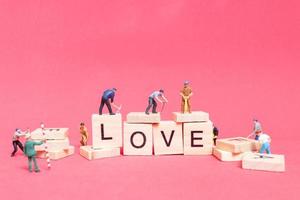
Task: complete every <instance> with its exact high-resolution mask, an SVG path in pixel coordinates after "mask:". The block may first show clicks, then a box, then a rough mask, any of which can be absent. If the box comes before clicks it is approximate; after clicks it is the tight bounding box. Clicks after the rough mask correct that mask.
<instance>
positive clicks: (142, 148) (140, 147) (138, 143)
mask: <svg viewBox="0 0 300 200" xmlns="http://www.w3.org/2000/svg"><path fill="white" fill-rule="evenodd" d="M123 150H124V155H152V124H129V123H124V144H123Z"/></svg>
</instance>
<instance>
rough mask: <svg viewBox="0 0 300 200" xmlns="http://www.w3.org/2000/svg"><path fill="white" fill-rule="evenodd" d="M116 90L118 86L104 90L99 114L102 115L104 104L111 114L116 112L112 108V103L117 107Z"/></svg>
mask: <svg viewBox="0 0 300 200" xmlns="http://www.w3.org/2000/svg"><path fill="white" fill-rule="evenodd" d="M116 91H117V89H116V88H112V89H108V90H105V91H104V92H103V95H102V99H101V104H100V107H99V115H102V110H103V107H104V104H105V105H106V106H107V108H108V111H109V114H110V115H114V114H115V113H113V111H112V109H111V105H113V106H114V107H117V106H116V105H115V104H114V103H113V102H114V97H115V93H116Z"/></svg>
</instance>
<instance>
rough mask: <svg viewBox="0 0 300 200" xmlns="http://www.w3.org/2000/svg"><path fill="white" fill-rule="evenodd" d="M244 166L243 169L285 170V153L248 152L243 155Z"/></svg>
mask: <svg viewBox="0 0 300 200" xmlns="http://www.w3.org/2000/svg"><path fill="white" fill-rule="evenodd" d="M261 156H262V158H261ZM242 167H243V169H254V170H263V171H272V172H284V171H285V159H284V155H275V154H259V153H246V154H245V156H244V157H243V161H242Z"/></svg>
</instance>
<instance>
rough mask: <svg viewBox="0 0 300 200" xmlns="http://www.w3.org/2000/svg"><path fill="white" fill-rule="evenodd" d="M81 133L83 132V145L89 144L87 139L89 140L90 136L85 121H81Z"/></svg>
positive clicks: (81, 141)
mask: <svg viewBox="0 0 300 200" xmlns="http://www.w3.org/2000/svg"><path fill="white" fill-rule="evenodd" d="M79 129H80V134H81V140H80V143H81V146H86V145H87V141H88V137H89V133H88V131H87V127H86V126H85V125H84V123H83V122H81V123H80V128H79Z"/></svg>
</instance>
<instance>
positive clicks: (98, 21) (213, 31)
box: [0, 0, 300, 199]
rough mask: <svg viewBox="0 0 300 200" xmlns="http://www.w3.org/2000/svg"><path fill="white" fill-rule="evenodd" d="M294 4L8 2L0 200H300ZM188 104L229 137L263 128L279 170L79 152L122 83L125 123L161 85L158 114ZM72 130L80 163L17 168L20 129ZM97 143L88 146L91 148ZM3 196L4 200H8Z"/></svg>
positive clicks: (2, 35)
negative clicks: (82, 128) (103, 101)
mask: <svg viewBox="0 0 300 200" xmlns="http://www.w3.org/2000/svg"><path fill="white" fill-rule="evenodd" d="M299 6H300V3H299V1H298V0H289V1H284V0H269V1H268V0H246V1H237V0H152V1H139V0H122V1H117V0H105V1H104V0H90V1H83V0H64V1H61V0H51V1H45V0H44V1H42V0H40V1H39V0H19V1H11V0H0V27H1V31H0V74H1V79H0V92H1V96H0V103H1V104H0V110H1V112H0V119H1V121H2V124H1V135H2V137H1V140H0V162H1V165H0V193H1V195H2V198H3V199H18V198H17V197H18V196H19V199H29V198H30V199H31V198H32V195H31V194H32V193H33V192H34V195H35V197H36V199H37V198H43V199H224V198H226V199H262V198H265V199H299V189H300V181H299V177H300V176H299V175H300V173H299V167H300V159H299V156H298V155H297V153H298V152H299V151H300V148H299V145H300V141H299V138H300V137H299V135H298V132H296V131H298V129H299V128H298V126H299V123H298V120H299V117H298V113H299V111H300V109H299V100H300V99H299V94H300V90H299V83H300V81H299V74H300V73H299V72H300V68H299V65H300V57H299V56H300V55H299V49H300V39H299V35H300V28H299V27H300V24H299V22H300V14H299V10H300V7H299ZM186 79H188V80H190V81H191V84H192V88H193V91H194V96H193V99H192V107H193V109H194V110H203V111H207V112H209V113H210V116H211V119H212V120H213V122H214V123H215V124H216V125H217V126H218V127H219V129H220V136H221V137H229V136H246V135H248V134H249V133H250V131H251V129H252V118H253V117H256V118H258V119H259V120H260V121H261V122H262V125H263V128H264V130H265V132H267V133H268V134H269V135H271V137H272V141H273V142H272V151H273V153H278V154H285V155H286V169H287V171H286V172H285V173H270V172H260V171H247V170H242V169H241V164H240V163H239V162H237V163H223V162H220V161H218V160H216V159H215V158H214V157H212V156H189V157H188V156H162V157H155V156H150V157H120V158H112V159H104V160H95V161H92V162H89V161H87V160H85V159H84V158H82V157H80V156H79V155H78V147H79V132H78V126H79V123H80V122H81V121H84V122H86V124H87V126H88V128H89V129H90V127H91V121H90V118H91V114H92V113H97V112H98V106H99V103H100V99H99V97H100V95H101V93H102V91H103V90H104V89H106V88H110V87H116V88H118V93H117V95H116V99H115V100H116V103H117V104H123V108H122V113H123V118H124V119H125V116H126V114H127V113H128V112H130V111H144V109H145V107H146V105H147V96H148V95H149V94H150V93H151V92H152V91H153V90H155V89H160V88H164V89H165V91H166V96H167V97H168V99H169V104H168V105H167V106H166V107H165V110H164V113H163V118H164V119H170V117H171V113H172V112H173V111H177V110H179V107H180V98H179V94H178V93H179V90H180V89H181V87H182V83H183V81H184V80H186ZM40 121H44V122H45V124H46V126H48V127H69V128H70V138H71V143H72V144H74V145H75V147H76V154H75V155H74V156H72V157H69V158H66V159H63V160H60V161H56V162H53V163H52V165H53V168H52V169H51V170H50V171H48V170H47V169H46V161H45V160H38V161H39V165H40V168H41V170H42V172H41V173H40V174H30V173H28V171H27V160H26V157H24V156H22V154H21V153H20V152H19V153H17V155H16V157H14V158H11V157H10V153H11V151H12V145H11V137H12V134H13V132H14V129H15V128H17V127H19V128H22V129H26V128H27V127H30V128H31V129H35V128H37V127H38V126H39V122H40ZM89 143H91V140H90V141H89ZM2 198H1V199H2Z"/></svg>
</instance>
